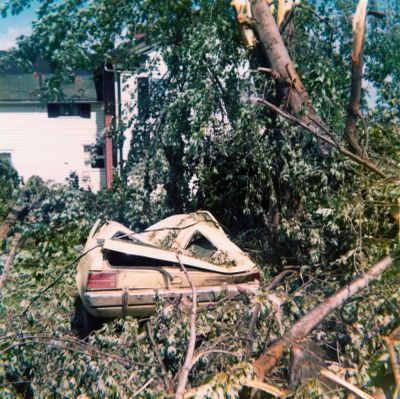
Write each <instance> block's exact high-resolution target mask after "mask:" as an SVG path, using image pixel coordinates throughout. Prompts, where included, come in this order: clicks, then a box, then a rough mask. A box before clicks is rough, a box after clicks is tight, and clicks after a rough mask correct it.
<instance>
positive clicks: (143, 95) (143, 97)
mask: <svg viewBox="0 0 400 399" xmlns="http://www.w3.org/2000/svg"><path fill="white" fill-rule="evenodd" d="M137 82H138V117H139V119H142V120H144V119H147V118H148V116H149V107H150V93H149V78H146V77H141V78H138V80H137Z"/></svg>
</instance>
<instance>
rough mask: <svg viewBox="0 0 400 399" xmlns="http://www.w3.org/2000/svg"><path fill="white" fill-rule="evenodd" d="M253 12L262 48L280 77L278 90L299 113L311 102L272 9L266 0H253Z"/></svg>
mask: <svg viewBox="0 0 400 399" xmlns="http://www.w3.org/2000/svg"><path fill="white" fill-rule="evenodd" d="M251 13H252V16H253V19H254V21H255V31H256V32H257V36H258V39H259V41H260V44H261V47H262V50H263V52H264V54H265V55H266V57H267V58H268V60H269V62H270V65H271V68H272V70H273V72H274V75H275V76H277V77H278V79H277V90H278V92H279V94H280V96H281V97H282V98H284V99H286V100H287V102H288V105H289V108H290V110H291V111H292V112H294V113H297V112H299V111H300V109H301V108H302V107H303V106H304V105H305V104H309V101H308V96H307V92H306V90H305V88H304V86H303V83H302V82H301V79H300V77H299V76H298V75H297V72H296V69H295V67H294V64H293V62H292V60H291V59H290V56H289V54H288V51H287V49H286V47H285V44H284V43H283V40H282V36H281V34H280V32H279V28H278V25H277V24H276V22H275V18H274V16H273V15H272V13H271V9H270V7H269V5H268V3H267V2H266V1H264V0H252V2H251Z"/></svg>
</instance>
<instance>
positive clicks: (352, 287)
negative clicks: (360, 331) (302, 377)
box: [254, 255, 394, 380]
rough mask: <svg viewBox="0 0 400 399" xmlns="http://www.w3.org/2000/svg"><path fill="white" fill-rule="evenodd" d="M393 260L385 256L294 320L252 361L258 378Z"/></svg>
mask: <svg viewBox="0 0 400 399" xmlns="http://www.w3.org/2000/svg"><path fill="white" fill-rule="evenodd" d="M393 262H394V259H393V257H392V256H390V255H388V256H385V257H384V258H383V259H382V260H380V261H379V262H378V263H376V264H375V265H374V266H373V267H372V268H371V269H370V270H369V271H367V272H366V273H364V274H363V275H362V276H361V277H359V278H357V279H356V280H354V281H353V282H351V283H350V284H349V285H347V286H346V287H344V288H342V289H341V290H339V291H338V292H336V293H335V294H333V295H331V296H330V297H328V298H327V299H325V301H324V302H322V303H320V304H319V305H317V306H316V307H314V308H313V309H312V310H310V311H309V312H308V313H307V314H305V315H304V316H303V317H301V318H300V319H299V320H298V321H296V323H294V324H293V326H292V327H291V328H290V329H289V330H288V331H287V332H286V333H285V334H284V335H283V336H282V337H281V338H280V339H278V340H277V341H275V342H274V343H273V344H272V345H271V346H270V347H268V348H267V349H266V350H265V351H264V353H263V354H262V355H261V356H260V357H259V358H258V359H257V360H256V361H255V362H254V370H255V371H256V373H257V375H258V377H259V379H260V380H263V379H264V377H265V375H266V374H267V373H269V372H270V371H271V370H272V369H273V368H274V367H275V366H276V364H277V363H278V361H279V360H280V359H281V357H282V355H283V351H284V349H285V348H286V347H287V346H291V345H292V343H294V342H295V341H297V340H299V339H301V338H304V337H306V336H307V335H308V334H309V333H310V332H311V331H312V330H313V329H314V328H315V327H316V326H317V325H318V324H320V323H321V322H322V321H323V320H324V319H325V318H326V317H327V316H328V315H329V314H330V313H331V312H333V311H334V310H335V309H337V308H338V307H340V306H342V305H343V304H344V303H345V302H346V301H347V300H348V299H349V298H351V297H352V296H353V295H355V294H357V293H358V292H360V291H361V290H363V289H364V288H365V287H367V286H368V285H369V284H370V283H371V282H373V281H375V280H377V279H378V278H379V277H380V276H381V275H382V273H383V272H384V271H385V270H387V269H388V268H389V266H390V265H391V264H392V263H393Z"/></svg>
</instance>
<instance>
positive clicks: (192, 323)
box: [175, 255, 197, 399]
mask: <svg viewBox="0 0 400 399" xmlns="http://www.w3.org/2000/svg"><path fill="white" fill-rule="evenodd" d="M176 258H177V259H178V262H179V264H180V265H181V268H182V270H183V272H184V273H185V276H186V278H187V280H188V282H189V285H190V288H191V289H192V307H191V309H190V317H189V345H188V348H187V352H186V358H185V362H184V363H183V366H182V370H181V371H180V373H179V382H178V388H177V390H176V395H175V399H183V398H184V396H185V392H186V383H187V380H188V377H189V372H190V369H191V367H192V364H193V356H194V349H195V344H196V313H197V291H196V287H195V285H194V284H193V282H192V280H191V279H190V277H189V273H188V271H187V270H186V267H185V266H184V264H183V263H182V262H181V259H180V257H179V255H176Z"/></svg>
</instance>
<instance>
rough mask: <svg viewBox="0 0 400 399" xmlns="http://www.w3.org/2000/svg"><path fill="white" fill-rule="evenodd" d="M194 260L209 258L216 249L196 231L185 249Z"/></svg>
mask: <svg viewBox="0 0 400 399" xmlns="http://www.w3.org/2000/svg"><path fill="white" fill-rule="evenodd" d="M185 249H186V250H187V251H189V252H190V253H191V254H192V255H193V256H195V257H196V258H210V257H211V256H212V255H213V254H214V253H215V252H216V251H217V248H216V247H215V246H214V245H213V244H212V243H211V242H210V241H209V240H208V239H207V238H206V237H204V236H203V235H202V234H201V233H199V232H198V231H196V232H195V233H194V234H193V236H192V238H191V239H190V241H189V243H188V245H187V246H186V248H185Z"/></svg>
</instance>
